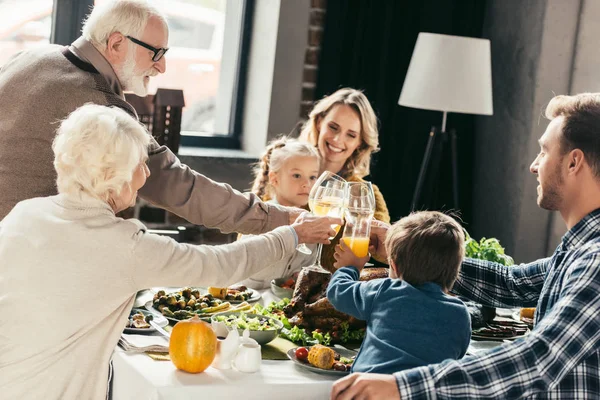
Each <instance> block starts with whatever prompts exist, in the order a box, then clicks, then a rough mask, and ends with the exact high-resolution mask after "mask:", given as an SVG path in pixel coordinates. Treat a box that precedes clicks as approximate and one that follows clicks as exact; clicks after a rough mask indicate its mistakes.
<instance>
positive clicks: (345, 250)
mask: <svg viewBox="0 0 600 400" xmlns="http://www.w3.org/2000/svg"><path fill="white" fill-rule="evenodd" d="M333 258H335V262H334V263H333V266H334V267H335V269H339V268H342V267H350V266H352V267H356V269H358V271H359V272H360V271H362V269H363V268H364V266H365V264H366V263H367V261H369V258H371V256H370V255H369V254H367V255H366V256H365V257H357V256H356V255H355V254H354V253H353V252H352V250H350V248H349V247H348V246H346V243H344V241H343V240H341V241H340V244H338V245H337V246H335V254H334V255H333Z"/></svg>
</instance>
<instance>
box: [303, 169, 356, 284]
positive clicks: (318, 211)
mask: <svg viewBox="0 0 600 400" xmlns="http://www.w3.org/2000/svg"><path fill="white" fill-rule="evenodd" d="M346 185H347V182H346V180H345V179H343V178H341V177H340V176H338V175H336V174H334V173H332V172H329V171H325V172H323V173H322V174H321V176H320V177H319V179H317V182H316V183H315V185H314V186H313V187H312V189H311V191H310V195H309V196H308V206H309V207H310V210H311V211H312V213H313V214H315V215H318V216H320V217H338V218H342V217H343V215H344V202H345V198H346ZM331 227H332V228H333V229H334V230H335V231H336V233H337V232H339V230H340V225H339V224H336V225H332V226H331ZM329 239H330V240H332V239H333V237H331V238H329ZM322 249H323V245H322V244H319V245H318V246H317V259H316V260H315V263H314V264H313V265H311V266H309V267H305V268H310V269H313V270H315V271H318V272H322V273H327V274H330V272H329V271H327V270H326V269H324V268H323V266H322V265H321V251H322Z"/></svg>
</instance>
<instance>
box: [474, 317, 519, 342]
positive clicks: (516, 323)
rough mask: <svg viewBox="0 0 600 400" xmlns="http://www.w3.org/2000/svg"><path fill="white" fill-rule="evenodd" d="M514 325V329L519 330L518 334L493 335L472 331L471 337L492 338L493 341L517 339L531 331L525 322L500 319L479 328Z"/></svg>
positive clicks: (479, 338)
mask: <svg viewBox="0 0 600 400" xmlns="http://www.w3.org/2000/svg"><path fill="white" fill-rule="evenodd" d="M511 326H512V327H513V328H514V329H516V330H518V331H519V332H517V334H516V335H512V336H492V335H489V334H485V333H479V332H475V331H473V332H471V338H473V339H478V340H491V341H504V340H515V339H519V338H522V337H524V336H525V335H527V334H528V333H529V328H528V327H527V326H526V324H525V323H524V322H520V321H512V320H510V321H499V322H490V323H488V324H487V326H485V327H483V328H479V329H478V330H481V329H486V328H492V329H493V328H499V329H502V328H505V329H506V328H508V327H511Z"/></svg>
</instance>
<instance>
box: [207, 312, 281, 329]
mask: <svg viewBox="0 0 600 400" xmlns="http://www.w3.org/2000/svg"><path fill="white" fill-rule="evenodd" d="M213 319H214V320H216V321H219V322H224V323H225V325H227V326H231V327H237V329H242V330H244V329H249V330H251V331H270V330H277V328H278V327H277V326H276V325H275V324H274V323H272V322H271V319H270V318H267V317H263V316H260V317H252V316H248V315H247V314H245V313H240V314H230V315H215V316H214V317H213Z"/></svg>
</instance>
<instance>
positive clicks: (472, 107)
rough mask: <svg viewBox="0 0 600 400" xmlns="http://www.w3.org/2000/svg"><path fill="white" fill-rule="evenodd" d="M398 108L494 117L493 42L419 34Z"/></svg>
mask: <svg viewBox="0 0 600 400" xmlns="http://www.w3.org/2000/svg"><path fill="white" fill-rule="evenodd" d="M398 104H400V105H401V106H406V107H412V108H421V109H425V110H436V111H446V112H457V113H465V114H483V115H492V114H493V113H494V108H493V104H492V67H491V57H490V41H489V40H487V39H476V38H468V37H460V36H450V35H439V34H434V33H425V32H421V33H419V37H418V38H417V44H416V45H415V50H414V51H413V55H412V58H411V60H410V65H409V67H408V72H407V74H406V78H405V79H404V86H403V87H402V93H401V94H400V99H399V100H398Z"/></svg>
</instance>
